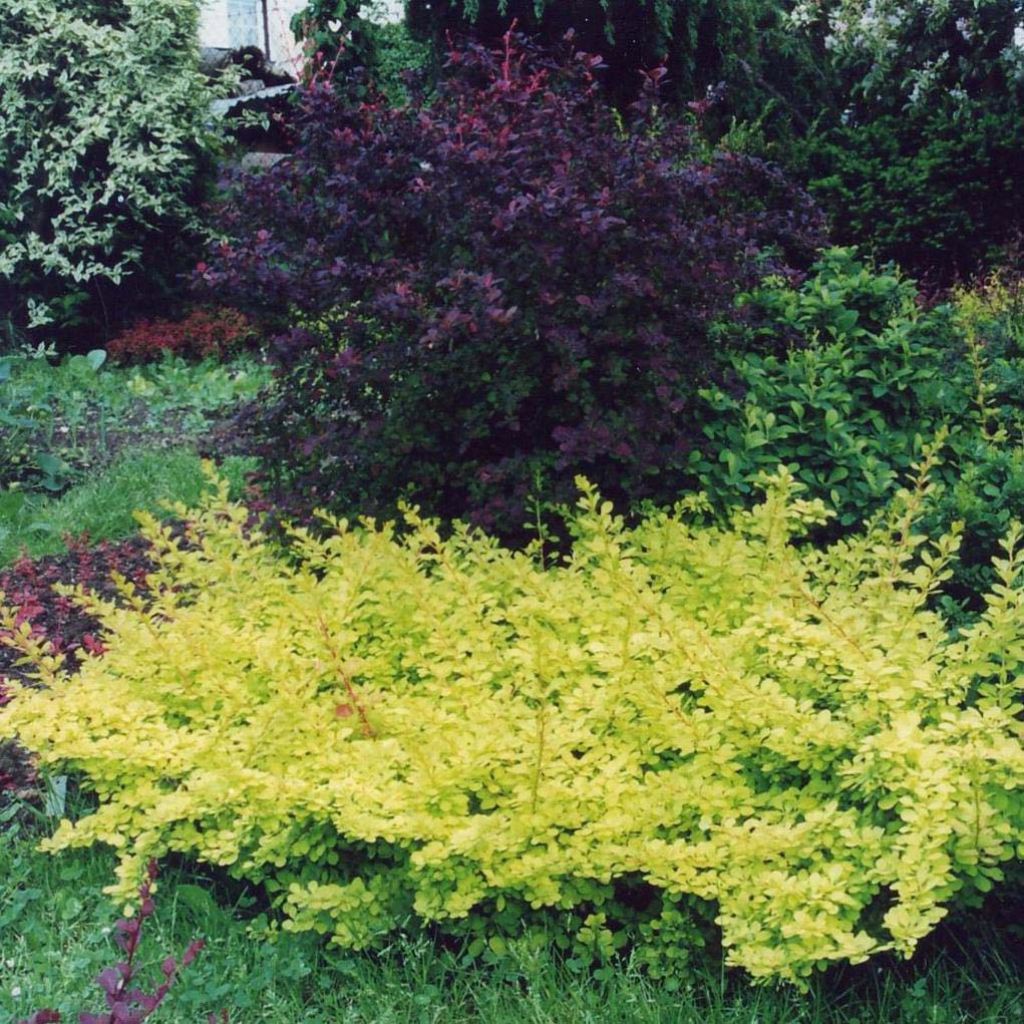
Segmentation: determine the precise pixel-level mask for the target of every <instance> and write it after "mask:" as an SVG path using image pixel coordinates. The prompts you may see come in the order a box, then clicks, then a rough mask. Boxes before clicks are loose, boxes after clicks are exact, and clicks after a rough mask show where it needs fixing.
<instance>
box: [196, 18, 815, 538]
mask: <svg viewBox="0 0 1024 1024" xmlns="http://www.w3.org/2000/svg"><path fill="white" fill-rule="evenodd" d="M599 66H600V58H597V57H592V56H588V55H586V54H582V53H578V54H576V55H575V56H571V57H569V58H567V59H565V60H561V59H556V58H555V57H553V56H551V55H550V54H546V53H544V52H543V51H538V50H535V49H532V48H531V47H529V46H528V45H527V44H525V43H523V42H522V41H520V40H518V39H517V38H515V37H513V36H507V37H506V39H505V43H504V46H503V48H502V49H500V50H499V51H497V52H491V51H490V50H488V49H485V48H483V47H480V46H470V47H468V48H466V49H464V50H457V51H455V52H453V53H452V54H451V57H450V67H451V71H452V74H451V76H450V77H449V78H448V79H446V80H445V82H444V84H443V86H442V87H441V90H440V94H439V96H438V97H437V99H436V100H435V101H434V102H433V103H432V104H431V105H429V106H428V105H425V104H423V103H418V104H413V105H411V106H409V107H405V108H402V109H399V110H394V109H390V108H388V107H386V106H383V105H379V104H363V105H361V106H359V107H357V108H354V107H352V106H351V105H349V104H347V103H346V102H344V101H343V98H342V97H341V96H340V94H339V93H336V92H335V91H334V90H333V89H332V88H331V87H330V85H329V84H328V85H321V86H318V87H314V88H313V89H311V90H310V91H309V92H307V94H306V96H305V104H306V111H305V117H304V124H303V137H302V142H301V144H300V145H299V147H298V148H297V150H296V152H295V153H294V155H293V157H292V158H291V159H290V160H288V161H282V162H281V163H280V164H278V165H277V166H275V167H274V168H272V169H271V170H269V171H267V172H265V173H263V174H259V175H256V176H252V175H250V176H242V177H240V178H238V179H237V180H236V182H235V186H234V190H233V191H232V192H231V193H230V195H229V197H228V199H227V201H226V203H225V206H224V209H223V215H222V230H223V232H224V233H225V234H226V235H229V236H231V238H232V240H231V241H230V242H225V243H224V244H222V245H220V246H219V247H218V248H217V249H215V250H214V251H213V252H212V253H211V256H210V257H209V260H208V262H206V263H204V264H201V265H200V267H199V268H198V271H199V277H200V279H201V281H202V282H204V283H205V284H206V285H207V286H209V287H212V288H216V289H217V291H218V293H219V294H221V295H226V296H229V297H230V300H231V301H233V302H234V303H236V304H239V305H242V306H247V307H248V308H254V307H255V308H257V309H262V311H263V313H264V315H265V316H266V315H272V314H274V313H277V314H278V315H279V314H280V311H282V310H287V309H296V308H298V309H301V310H302V311H303V316H304V317H305V318H307V319H315V318H316V317H317V315H318V314H319V313H320V312H322V311H327V310H333V311H334V324H335V327H334V328H333V329H332V330H329V331H328V332H327V334H326V340H325V332H324V331H323V330H320V329H318V330H317V331H315V332H311V331H309V330H300V329H297V330H293V331H291V333H290V334H288V335H287V336H284V337H282V338H280V339H279V341H278V345H277V355H278V359H279V361H280V365H281V371H282V387H281V389H280V398H279V401H278V402H277V403H275V404H273V405H271V406H270V407H269V408H268V415H267V418H266V424H265V435H266V441H267V443H266V449H265V456H266V462H267V464H268V466H269V467H270V470H271V472H272V473H274V474H277V480H278V483H279V484H280V486H281V488H282V489H283V490H290V491H292V492H295V493H297V494H298V495H299V496H300V497H301V498H302V499H304V500H305V501H306V502H307V505H309V506H315V505H329V506H331V507H332V508H334V509H336V510H337V509H341V510H345V511H351V510H358V511H360V512H373V513H378V512H384V513H390V511H391V510H393V508H394V501H395V497H396V496H397V495H398V494H399V493H401V492H402V491H403V490H406V491H408V492H409V493H411V495H412V496H413V497H414V498H415V499H416V500H418V501H421V502H422V503H423V505H424V506H425V507H427V508H429V509H430V510H431V511H432V512H436V513H438V514H441V515H445V516H467V517H469V518H471V519H472V520H473V521H475V522H477V523H481V524H484V525H487V526H490V527H492V528H494V529H497V530H499V531H500V532H502V533H503V534H504V535H506V536H515V535H517V534H518V533H519V532H520V531H521V529H522V524H523V523H524V521H526V519H527V505H528V497H529V495H530V494H531V492H532V493H535V494H538V495H540V496H543V497H545V498H549V499H551V498H553V499H557V500H565V499H568V498H569V497H570V496H571V494H572V478H573V474H574V473H575V472H577V471H580V472H585V473H586V474H587V475H588V476H590V477H591V478H592V479H593V480H594V481H595V482H596V483H598V484H599V485H600V486H601V487H602V489H603V490H604V491H605V492H606V493H607V494H608V495H609V496H611V497H619V496H629V497H631V498H643V497H652V498H654V497H657V498H666V497H667V498H674V497H675V496H676V495H677V494H678V493H679V487H680V485H681V482H682V479H683V470H684V467H685V465H686V457H687V450H688V447H689V442H690V440H691V438H690V437H689V436H688V435H687V434H686V432H685V429H684V423H685V421H684V420H683V419H682V418H681V416H680V413H681V412H682V410H683V409H684V408H685V406H686V403H687V402H688V400H689V399H690V398H692V396H693V392H694V390H695V388H696V386H697V384H698V382H699V381H700V380H701V379H702V378H701V374H702V370H703V368H704V367H705V365H706V364H707V362H708V359H709V352H710V346H709V342H708V331H707V325H708V321H709V319H710V318H711V317H712V316H713V315H714V314H715V313H716V312H718V311H722V310H724V309H726V308H728V306H729V304H730V302H731V298H732V296H733V295H734V294H735V292H736V291H737V289H739V288H741V287H743V286H744V285H749V284H752V283H753V281H754V280H756V279H757V278H758V277H759V276H760V275H761V274H763V273H765V272H767V271H770V270H771V269H772V268H774V269H775V270H777V271H779V272H780V273H787V272H789V270H790V268H791V267H792V266H793V265H794V264H799V263H801V262H802V261H803V260H805V259H809V257H810V254H811V252H812V249H813V246H814V245H815V244H816V243H817V242H818V241H819V240H820V233H819V229H820V220H819V218H818V215H817V212H816V210H815V209H814V207H813V205H812V204H811V203H810V202H809V201H808V199H807V197H806V196H805V195H803V194H802V193H800V192H799V191H798V190H796V189H795V188H793V187H792V186H791V185H790V184H789V183H788V182H787V181H786V179H785V178H784V177H783V176H782V175H781V174H779V173H778V172H777V171H776V170H774V169H773V168H771V167H769V166H767V165H765V164H763V163H760V162H758V161H756V160H753V159H750V158H747V157H743V156H739V155H736V154H728V153H721V154H718V155H717V156H715V157H713V158H712V159H711V160H710V162H708V161H705V160H702V159H701V158H700V157H699V155H698V154H697V152H696V147H695V144H694V142H693V140H692V138H691V136H690V134H689V132H688V130H687V129H686V128H685V126H683V125H681V124H679V123H662V122H661V121H659V119H658V118H657V116H656V111H655V107H654V106H653V105H652V103H650V102H648V103H647V104H641V107H642V109H641V111H640V112H639V113H638V120H637V121H636V122H635V123H632V124H630V125H624V124H623V123H622V121H621V120H620V119H619V118H618V117H617V116H616V115H615V113H614V112H613V111H612V110H610V109H609V108H608V107H607V106H606V105H605V104H604V103H603V102H602V100H601V98H600V94H599V92H598V90H597V80H596V77H595V75H596V74H597V72H598V70H599ZM647 84H648V87H649V92H648V100H652V99H653V98H654V97H655V95H656V76H654V77H651V78H649V79H648V83H647ZM338 310H347V313H348V315H347V316H346V317H344V318H338V317H337V311H338ZM282 326H285V327H287V326H290V325H289V324H287V323H285V324H283V325H282Z"/></svg>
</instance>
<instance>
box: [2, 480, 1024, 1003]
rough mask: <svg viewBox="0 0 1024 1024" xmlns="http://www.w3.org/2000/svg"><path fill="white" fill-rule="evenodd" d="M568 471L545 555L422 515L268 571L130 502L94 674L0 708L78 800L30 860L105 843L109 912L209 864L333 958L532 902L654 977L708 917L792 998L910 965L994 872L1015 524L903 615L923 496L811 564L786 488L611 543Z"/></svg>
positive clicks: (203, 521) (240, 531) (353, 532)
mask: <svg viewBox="0 0 1024 1024" xmlns="http://www.w3.org/2000/svg"><path fill="white" fill-rule="evenodd" d="M581 487H582V498H581V500H580V502H579V509H578V512H577V514H576V518H575V520H574V523H573V533H574V537H575V541H574V546H573V549H572V552H571V555H570V556H569V557H567V558H566V559H565V560H564V561H563V562H561V563H560V564H557V565H554V566H550V565H549V566H548V567H544V566H542V565H541V564H539V562H538V560H537V559H534V558H531V557H529V556H528V555H525V554H521V553H513V552H509V551H507V550H504V549H502V548H501V547H500V546H499V545H498V544H497V543H495V542H493V541H491V540H489V539H487V538H485V537H482V536H479V535H475V534H472V533H471V532H469V531H467V530H464V529H461V528H456V530H455V532H454V535H453V536H452V537H451V538H450V539H444V540H443V539H442V538H441V537H440V536H439V533H438V530H437V527H436V526H435V525H434V524H432V523H430V522H424V521H421V520H420V519H419V518H418V517H417V516H416V515H415V514H410V516H409V523H408V525H407V528H406V529H405V530H403V531H396V529H395V528H394V527H393V526H392V525H384V526H381V527H373V526H372V525H371V524H360V525H358V526H351V525H349V524H348V523H345V522H335V523H333V524H331V529H330V530H329V535H328V536H327V537H326V538H325V539H320V538H318V537H316V536H313V535H312V534H311V533H309V532H305V531H303V530H297V531H295V534H294V540H295V545H296V550H297V552H298V553H299V554H300V555H301V556H302V558H301V562H298V561H296V560H295V559H292V560H290V561H288V562H285V561H282V560H281V558H280V557H279V556H278V555H276V554H275V552H274V550H273V549H272V548H271V547H270V546H269V545H268V544H267V543H266V542H265V540H264V538H263V537H261V536H260V534H259V533H250V534H247V533H246V530H245V529H244V519H245V513H244V510H242V509H240V508H237V507H234V506H231V505H230V504H229V503H228V502H227V499H226V495H225V493H224V490H223V489H221V491H220V493H219V495H214V496H212V497H211V498H210V499H209V500H208V501H207V502H206V503H205V504H204V505H203V506H202V507H201V508H200V509H198V510H193V511H191V512H189V513H188V517H187V518H188V519H189V521H190V523H191V526H190V532H189V536H190V538H191V541H192V545H191V546H186V545H183V544H181V543H180V542H179V541H178V540H176V539H174V538H173V537H172V536H171V535H170V533H169V532H168V531H167V529H166V528H165V527H162V526H160V525H159V524H158V523H156V522H155V521H154V520H152V519H150V518H144V520H143V523H144V532H145V534H146V535H147V536H148V537H149V538H150V539H151V540H152V541H153V542H154V545H155V549H156V558H157V563H158V568H157V571H156V572H155V574H154V576H153V577H152V584H153V587H154V596H153V597H152V598H151V599H150V600H148V601H146V602H142V601H140V600H139V599H138V598H137V597H134V596H133V595H131V594H130V593H129V588H128V587H126V588H125V590H126V597H128V598H129V599H128V600H126V601H123V602H121V603H120V604H119V605H114V604H102V603H97V602H96V601H95V600H93V601H92V602H91V604H92V606H93V607H94V608H95V609H96V610H97V611H98V613H99V614H100V616H101V618H102V622H103V625H104V630H105V636H104V643H105V644H106V646H107V648H108V650H107V653H106V654H105V656H103V657H102V658H90V659H86V660H85V662H84V664H83V666H82V669H81V671H80V673H79V674H77V675H74V676H67V675H66V674H64V672H63V669H62V668H61V666H60V665H59V664H55V663H53V662H52V661H50V662H46V663H45V666H44V667H45V670H46V672H47V673H48V679H49V685H48V686H47V687H46V688H44V689H29V688H23V689H21V690H20V691H19V692H18V693H17V694H16V698H15V699H14V700H13V701H11V703H10V704H9V705H8V706H6V707H5V708H3V709H2V710H0V735H6V736H12V735H17V736H18V737H19V738H20V740H21V741H22V742H23V743H24V744H25V745H26V746H28V747H29V748H30V749H31V750H33V751H36V752H38V755H39V757H40V759H41V760H42V761H43V762H44V763H45V764H47V765H52V766H59V767H60V768H61V769H62V770H70V771H74V772H77V773H79V774H80V775H81V776H82V777H83V778H84V780H85V781H86V784H87V785H88V786H89V787H91V788H92V789H93V790H95V792H96V793H97V795H98V798H99V806H98V809H97V810H96V811H95V812H94V813H90V814H88V815H86V816H85V817H83V818H82V819H80V820H78V821H75V822H72V821H64V822H62V823H61V825H60V827H59V829H58V830H57V832H56V834H55V835H54V836H53V837H52V838H51V839H49V840H47V842H46V846H47V847H48V848H49V849H51V850H60V849H63V848H66V847H72V846H88V845H92V844H94V843H108V844H111V845H112V846H114V847H115V848H116V849H117V850H118V851H119V854H120V857H121V868H120V879H119V882H118V884H117V885H116V887H114V889H113V890H112V891H114V892H115V893H116V894H117V895H118V896H120V897H124V898H128V897H130V896H131V894H132V892H133V889H134V886H135V885H136V884H137V882H138V880H139V877H140V874H141V872H142V870H143V868H144V865H145V863H146V862H147V860H148V859H149V858H150V857H154V856H161V855H163V854H166V853H168V852H170V851H175V852H180V853H184V854H188V855H191V856H194V857H197V858H199V859H200V860H203V861H206V862H209V863H212V864H219V865H224V866H225V867H227V869H228V870H229V871H230V872H231V873H233V874H235V875H237V876H240V877H244V878H247V879H251V880H256V881H260V882H262V883H263V884H264V885H265V886H266V887H267V890H268V892H269V893H270V894H271V895H272V897H273V899H274V900H275V903H276V905H277V906H278V907H280V908H281V909H282V910H283V912H284V915H285V927H287V928H290V929H301V930H305V929H312V930H316V931H318V932H322V933H325V934H329V935H331V936H333V938H334V939H335V940H336V941H337V942H339V943H341V944H343V945H345V946H350V947H364V946H367V945H371V944H373V943H374V942H377V941H380V940H381V939H382V938H383V937H384V936H386V935H387V934H388V933H389V932H392V931H394V930H396V929H398V928H400V927H402V925H403V923H404V922H405V921H407V920H408V919H409V917H410V915H417V916H418V917H419V918H420V919H426V920H430V921H435V922H440V923H441V925H442V927H444V928H447V929H449V930H451V931H453V932H457V933H460V934H465V935H468V936H473V937H476V938H477V944H476V948H478V949H483V948H484V946H485V944H486V945H489V946H490V948H491V949H492V950H501V949H504V948H505V942H506V939H512V938H515V937H517V936H520V935H524V936H527V937H529V936H530V935H532V934H534V933H535V932H536V929H537V928H538V927H540V924H539V922H541V921H543V920H544V919H545V918H544V915H545V914H547V915H548V918H547V920H557V921H563V922H565V921H569V920H571V921H573V922H574V924H573V925H572V927H573V929H575V938H574V939H573V940H572V941H574V942H575V943H576V946H577V948H578V949H580V948H585V949H588V950H590V951H592V953H593V955H594V956H605V955H608V954H610V953H611V952H612V951H614V950H617V949H620V948H622V947H623V945H625V944H626V943H633V944H636V946H637V949H638V951H639V952H640V953H641V954H642V955H644V956H649V957H650V960H651V961H652V962H657V961H658V959H659V957H658V954H657V947H658V944H659V943H660V944H661V954H662V957H661V962H663V963H664V964H668V965H669V967H671V965H672V964H673V963H679V962H681V959H684V951H683V949H682V947H683V946H685V945H686V944H687V943H690V944H697V943H699V941H700V929H699V927H698V926H699V923H700V914H701V912H702V911H706V912H707V913H708V914H709V915H710V917H711V918H713V919H714V921H716V922H717V924H718V925H719V926H720V928H721V934H722V938H723V941H724V944H725V947H726V950H727V953H728V958H729V962H730V963H733V964H737V965H740V966H742V967H744V968H745V969H746V970H747V971H749V972H750V974H752V975H753V976H755V977H757V978H769V977H776V978H786V979H790V980H794V981H797V982H798V983H799V982H800V981H801V979H803V978H805V977H806V976H807V975H808V974H809V973H811V972H812V971H813V970H815V969H816V968H819V967H822V966H824V965H827V964H828V963H830V962H832V961H837V960H846V961H853V962H857V961H861V960H864V959H865V958H867V957H869V956H871V955H872V954H874V953H877V952H879V951H882V950H896V951H898V952H900V953H902V954H905V955H909V954H910V953H911V952H912V951H913V949H914V947H915V945H916V943H917V942H918V941H919V940H920V939H921V938H922V937H923V936H924V935H926V934H927V933H928V932H929V931H930V930H931V929H932V928H934V926H935V924H936V922H937V921H938V920H939V919H940V918H941V917H942V916H943V915H944V914H945V913H946V912H947V908H948V907H949V906H950V904H951V902H953V901H955V900H965V899H968V900H969V899H970V898H972V896H973V895H976V894H977V893H979V892H984V891H986V890H988V889H989V888H990V887H991V886H992V884H993V883H994V882H997V881H998V880H999V879H1000V878H1001V877H1002V876H1001V865H1004V864H1005V863H1006V862H1007V861H1009V860H1010V859H1011V858H1013V857H1015V856H1017V855H1019V853H1020V847H1021V844H1022V838H1021V837H1022V824H1024V798H1022V789H1021V787H1022V786H1024V747H1022V730H1024V726H1022V723H1021V721H1020V719H1019V711H1020V684H1021V678H1022V676H1021V672H1022V664H1024V608H1022V598H1021V595H1022V591H1021V589H1020V585H1019V584H1020V573H1021V554H1020V553H1019V552H1018V550H1017V544H1018V541H1019V531H1018V532H1015V533H1014V535H1013V536H1012V537H1011V538H1010V540H1009V541H1008V543H1007V553H1006V557H1005V559H1003V560H1002V562H1001V563H1000V565H999V574H1000V584H999V586H998V587H997V588H996V590H995V592H994V593H993V594H992V595H991V596H990V598H989V606H988V611H987V612H986V614H985V616H984V618H983V619H982V620H981V621H980V622H979V623H978V624H977V625H976V626H975V627H973V628H972V629H971V630H970V631H969V632H967V633H965V634H964V635H962V636H957V637H951V636H950V635H949V631H948V629H947V625H946V623H945V622H944V621H943V620H942V618H941V617H940V616H939V615H938V614H936V613H935V612H933V611H930V610H929V609H928V606H927V599H928V595H929V593H930V592H931V591H932V589H933V588H934V587H935V586H936V585H937V582H938V581H940V580H941V579H943V578H944V577H945V575H946V574H947V573H948V569H947V568H946V566H947V563H948V562H949V560H950V558H952V557H953V556H954V554H955V547H956V544H955V540H954V539H953V538H943V539H940V540H939V541H937V542H936V543H934V544H929V543H926V542H925V541H924V539H923V538H921V537H917V536H915V535H914V534H913V531H912V529H911V524H910V522H909V518H910V517H909V514H908V511H907V510H908V509H909V510H911V511H913V509H914V508H915V507H916V505H915V503H916V502H918V501H919V499H920V497H921V495H920V491H921V488H919V489H918V491H915V492H911V493H904V494H903V495H902V496H901V498H900V503H901V504H900V507H897V508H896V509H895V510H894V511H893V514H892V516H891V517H890V519H889V520H887V521H884V522H879V523H877V524H875V525H874V526H873V527H872V528H871V530H869V532H867V533H866V534H864V535H863V536H861V537H858V538H854V539H853V540H847V541H844V542H842V543H841V544H837V545H835V546H834V547H832V548H830V549H828V550H826V551H815V550H813V549H802V548H801V547H799V546H798V545H797V544H796V543H795V540H796V539H797V538H798V537H799V535H800V532H801V530H802V529H803V528H804V527H805V526H807V525H808V524H812V523H816V522H821V521H823V520H824V519H825V518H826V515H827V514H826V511H825V509H824V508H823V507H822V506H821V505H820V504H818V503H816V502H806V501H801V500H799V498H798V496H797V494H796V491H797V490H798V487H797V485H796V484H795V483H794V481H793V479H792V478H791V476H790V475H789V474H788V473H786V472H785V471H780V472H779V474H778V476H777V477H775V478H774V479H773V480H772V481H771V482H770V484H769V487H768V490H767V495H766V498H765V501H764V503H763V504H761V505H760V506H758V507H757V508H755V509H753V510H752V511H750V512H744V513H740V514H738V515H737V517H736V519H735V521H734V523H733V524H732V527H731V528H730V529H720V528H714V527H707V526H703V525H696V524H694V523H692V522H691V521H690V516H689V512H688V508H691V507H693V503H692V502H691V503H689V505H688V506H681V507H680V508H679V509H677V510H676V511H675V512H672V513H668V512H666V513H658V514H653V515H651V516H649V517H648V518H647V519H645V520H644V521H643V522H642V523H640V525H638V526H636V527H634V528H627V527H626V526H625V525H624V524H623V522H622V521H621V520H620V519H619V518H617V517H615V516H614V515H613V513H612V510H611V508H610V507H609V505H608V504H607V503H603V502H602V501H601V500H600V499H599V497H598V496H597V495H596V494H594V493H593V492H592V490H591V489H590V488H589V487H587V486H586V485H585V484H583V483H581ZM36 653H37V654H39V652H36ZM26 656H32V652H31V651H28V650H26ZM40 656H41V657H42V656H45V652H42V654H40ZM652 893H653V894H654V895H653V896H652ZM652 950H654V952H653V953H652V952H651V951H652Z"/></svg>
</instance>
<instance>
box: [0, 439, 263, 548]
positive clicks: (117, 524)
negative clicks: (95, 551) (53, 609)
mask: <svg viewBox="0 0 1024 1024" xmlns="http://www.w3.org/2000/svg"><path fill="white" fill-rule="evenodd" d="M255 465H256V463H255V460H253V459H246V458H238V457H229V458H227V459H225V460H224V461H223V463H221V464H220V466H219V467H218V471H219V472H220V474H221V475H222V476H224V477H225V478H226V479H227V480H228V481H229V482H230V483H231V485H232V490H233V491H234V494H235V496H236V497H237V496H239V495H240V494H241V490H242V486H243V484H244V479H245V474H246V472H248V471H249V470H251V469H253V468H255ZM206 486H207V481H206V478H205V476H204V474H203V466H202V460H201V459H200V458H199V456H198V455H196V454H195V452H193V451H191V450H189V449H178V450H174V449H172V450H145V449H142V450H139V449H128V450H126V451H125V452H124V453H123V454H122V455H121V456H120V457H119V458H118V459H117V460H116V461H115V462H114V463H113V464H112V465H111V466H109V467H108V468H106V469H105V470H102V471H101V472H99V473H97V474H96V475H95V476H93V477H91V478H89V479H86V480H84V481H82V482H81V483H79V484H76V485H74V486H72V487H71V488H70V489H69V490H67V491H66V492H64V493H63V494H61V495H60V496H59V497H50V496H49V495H46V494H43V493H40V492H33V491H27V490H21V489H14V490H7V491H0V567H2V566H5V565H8V564H10V563H11V562H12V561H13V560H14V559H15V558H17V557H18V556H19V554H21V553H23V552H24V553H28V554H29V555H31V556H32V557H39V556H41V555H51V554H57V553H59V552H61V551H63V550H64V549H65V544H64V540H63V538H64V537H65V536H66V535H69V534H70V535H72V536H78V535H80V534H82V533H87V534H88V535H89V537H90V539H91V540H93V541H101V540H117V539H119V538H121V537H126V536H128V535H129V534H131V533H133V532H134V531H135V529H136V527H137V524H136V522H135V519H134V518H133V513H134V512H135V511H136V510H144V511H147V512H153V513H155V514H163V513H165V512H166V509H165V507H164V506H165V505H166V503H168V502H179V501H180V502H184V503H186V504H190V503H194V502H195V501H196V500H197V499H198V498H199V496H200V495H201V494H202V492H203V490H204V488H205V487H206Z"/></svg>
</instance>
